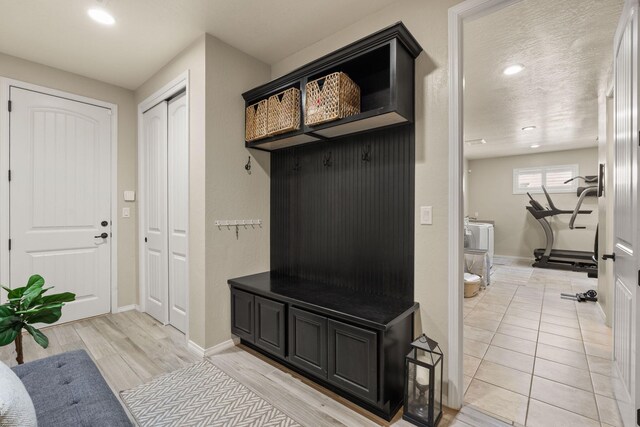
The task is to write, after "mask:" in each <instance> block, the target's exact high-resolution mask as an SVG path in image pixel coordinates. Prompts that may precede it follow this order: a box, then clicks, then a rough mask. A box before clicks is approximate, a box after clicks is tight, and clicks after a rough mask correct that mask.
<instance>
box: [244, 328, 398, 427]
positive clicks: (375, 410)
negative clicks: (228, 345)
mask: <svg viewBox="0 0 640 427" xmlns="http://www.w3.org/2000/svg"><path fill="white" fill-rule="evenodd" d="M240 344H242V345H244V346H246V347H248V348H250V349H251V350H253V351H255V352H257V353H260V354H261V355H262V356H264V357H267V358H269V359H270V360H272V361H274V362H276V363H278V364H280V365H282V366H284V367H285V368H287V369H289V370H291V371H294V372H295V373H297V374H298V375H301V376H303V377H305V378H308V379H310V380H311V381H313V382H314V383H316V384H318V385H320V386H322V387H324V388H326V389H327V390H329V391H331V392H333V393H335V394H337V395H338V396H340V397H343V398H345V399H347V400H348V401H350V402H353V403H355V404H356V405H358V406H360V407H361V408H363V409H365V410H367V411H369V412H371V413H372V414H374V415H376V416H378V417H380V418H382V419H384V420H386V421H391V420H392V419H393V417H394V416H395V415H396V414H397V413H398V411H399V410H400V408H401V407H402V401H400V402H399V403H398V404H396V405H394V407H393V408H391V407H390V408H388V410H387V409H386V408H385V410H382V409H380V408H379V407H377V406H374V405H371V404H370V403H367V402H366V401H364V400H361V399H358V398H357V397H354V396H353V395H352V394H349V393H347V392H345V391H343V390H342V389H340V388H338V387H335V386H334V385H332V384H331V383H329V382H328V381H324V380H322V379H320V378H318V377H315V376H312V375H309V374H308V373H306V372H305V371H304V370H302V369H300V368H298V367H296V366H294V365H292V364H291V363H289V362H287V361H285V360H282V359H279V358H275V357H273V355H271V354H270V353H268V352H266V351H264V350H262V349H261V348H260V347H256V346H255V345H253V344H252V343H250V342H248V341H246V340H244V339H240Z"/></svg>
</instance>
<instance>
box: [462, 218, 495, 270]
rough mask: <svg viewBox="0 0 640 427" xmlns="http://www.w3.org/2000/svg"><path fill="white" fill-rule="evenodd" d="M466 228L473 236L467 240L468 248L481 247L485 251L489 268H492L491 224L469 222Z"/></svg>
mask: <svg viewBox="0 0 640 427" xmlns="http://www.w3.org/2000/svg"><path fill="white" fill-rule="evenodd" d="M467 228H468V230H469V231H470V232H471V234H472V236H473V238H472V239H470V240H471V241H470V242H469V249H483V250H485V251H487V256H488V258H489V268H493V254H494V247H493V224H485V223H482V222H470V223H469V224H468V225H467Z"/></svg>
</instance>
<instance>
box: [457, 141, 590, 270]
mask: <svg viewBox="0 0 640 427" xmlns="http://www.w3.org/2000/svg"><path fill="white" fill-rule="evenodd" d="M576 163H577V164H578V165H579V168H580V169H579V171H580V175H596V174H597V170H598V149H597V148H586V149H580V150H568V151H556V152H550V153H537V154H528V155H521V156H509V157H497V158H490V159H478V160H470V161H469V170H470V172H469V175H468V180H469V194H468V203H469V205H468V214H469V215H471V216H474V215H475V213H476V212H477V213H478V218H480V219H484V220H494V221H495V252H496V254H497V255H504V256H512V257H522V258H532V257H533V250H534V249H536V248H541V247H544V245H545V243H546V241H545V238H544V233H543V231H542V228H541V227H540V224H539V223H538V222H537V221H536V220H535V219H534V218H533V217H532V216H531V214H529V213H528V212H527V211H526V209H525V206H528V205H529V198H528V197H527V195H526V194H513V169H514V168H527V167H535V166H552V165H568V164H576ZM533 197H534V198H535V199H536V200H538V201H539V202H540V203H542V204H543V205H544V206H546V205H547V201H546V199H545V197H544V194H533ZM551 198H552V199H553V203H554V204H555V205H556V206H557V207H558V208H559V209H573V208H574V207H575V205H576V202H577V201H578V197H577V196H576V194H575V193H558V194H551ZM583 209H591V210H593V213H591V214H590V215H580V216H578V218H577V220H576V223H575V224H576V225H579V226H586V227H587V228H586V229H585V230H576V229H574V230H570V229H569V220H570V218H571V215H558V216H555V217H552V219H550V220H549V222H550V223H551V227H552V229H553V230H554V236H555V244H554V247H555V248H560V249H574V250H584V251H592V250H593V242H594V237H595V232H596V225H597V223H598V204H597V199H595V198H593V197H590V198H587V199H585V202H584V203H583Z"/></svg>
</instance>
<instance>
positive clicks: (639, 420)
mask: <svg viewBox="0 0 640 427" xmlns="http://www.w3.org/2000/svg"><path fill="white" fill-rule="evenodd" d="M636 425H639V426H640V409H638V410H637V411H636Z"/></svg>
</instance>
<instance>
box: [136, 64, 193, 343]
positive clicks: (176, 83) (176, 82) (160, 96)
mask: <svg viewBox="0 0 640 427" xmlns="http://www.w3.org/2000/svg"><path fill="white" fill-rule="evenodd" d="M183 90H184V91H185V96H186V103H187V141H189V137H190V134H191V133H190V130H191V126H190V124H189V118H190V104H189V100H190V95H189V70H186V71H183V72H182V73H180V74H179V75H178V76H177V77H175V78H174V79H173V80H171V81H170V82H169V83H167V84H165V85H164V86H162V87H161V88H160V89H158V90H157V91H155V92H154V93H153V94H152V95H150V96H148V97H147V98H145V99H144V100H143V101H142V102H140V103H139V104H138V122H137V123H138V200H139V203H138V239H139V240H138V241H139V242H140V244H139V245H138V283H139V284H140V286H139V289H138V300H139V305H138V307H139V309H140V311H142V312H145V313H146V294H147V292H146V291H147V289H146V287H145V278H146V271H145V269H144V257H145V253H144V250H145V246H144V230H145V225H146V223H145V213H146V212H145V203H144V201H145V197H146V194H145V192H144V189H145V185H146V180H145V172H146V169H145V162H144V148H145V146H144V133H143V126H142V120H143V116H142V115H143V113H144V112H145V111H147V110H148V109H150V108H152V107H153V106H155V105H157V104H158V103H160V102H162V101H164V100H166V99H167V98H171V97H172V96H174V95H176V94H178V93H179V92H181V91H183ZM189 146H190V144H189ZM187 158H189V156H187ZM188 170H190V166H189V167H188ZM187 183H188V185H189V188H190V187H191V180H190V176H187ZM189 204H190V198H189V193H187V218H189ZM189 241H190V236H189V227H188V226H187V248H186V252H187V265H189V264H190V263H191V258H190V257H189ZM189 273H190V272H189V268H187V304H186V306H187V324H186V328H185V337H186V338H187V341H188V340H189V323H190V322H189V317H190V313H191V311H190V309H189V288H190V281H189V276H190V275H189ZM167 309H168V305H167ZM168 320H169V317H168V316H167V321H168Z"/></svg>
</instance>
